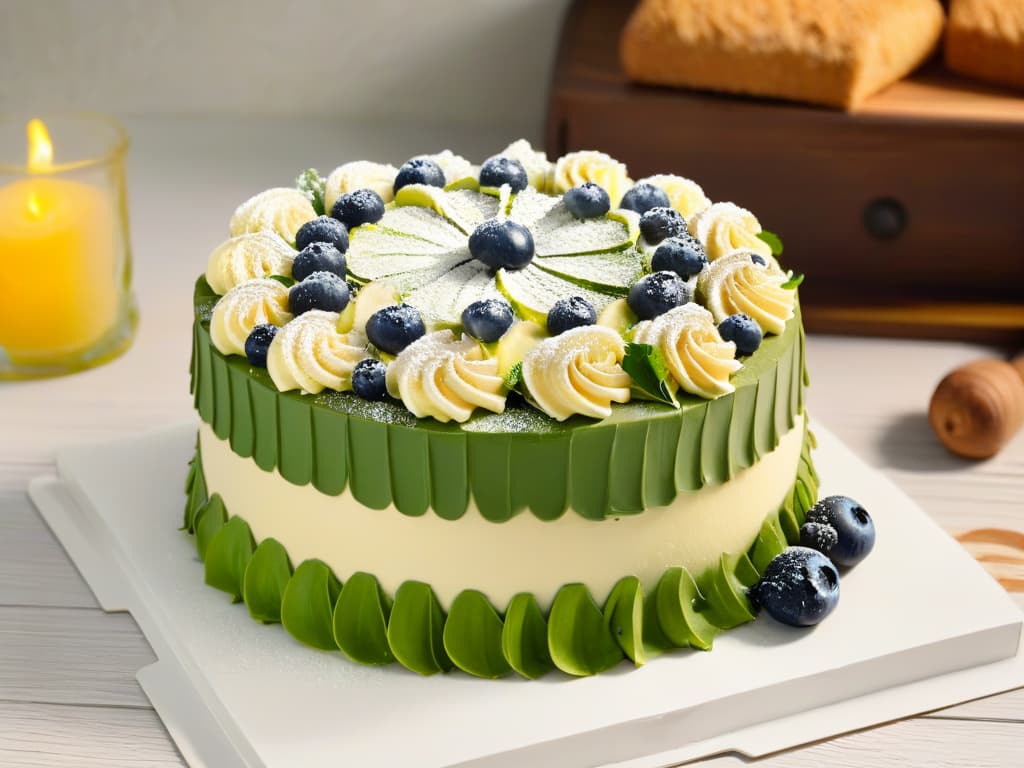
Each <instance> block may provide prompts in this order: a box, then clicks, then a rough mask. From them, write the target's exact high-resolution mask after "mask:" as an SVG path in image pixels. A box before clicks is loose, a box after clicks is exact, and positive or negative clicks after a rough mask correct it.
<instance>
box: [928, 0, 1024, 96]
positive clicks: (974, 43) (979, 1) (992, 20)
mask: <svg viewBox="0 0 1024 768" xmlns="http://www.w3.org/2000/svg"><path fill="white" fill-rule="evenodd" d="M946 64H947V66H949V68H950V69H952V70H954V71H956V72H960V73H962V74H965V75H970V76H971V77H977V78H980V79H982V80H991V81H992V82H994V83H1002V84H1004V85H1012V86H1016V87H1017V88H1024V3H1022V2H1020V0H953V2H952V3H951V4H950V8H949V26H948V30H947V32H946Z"/></svg>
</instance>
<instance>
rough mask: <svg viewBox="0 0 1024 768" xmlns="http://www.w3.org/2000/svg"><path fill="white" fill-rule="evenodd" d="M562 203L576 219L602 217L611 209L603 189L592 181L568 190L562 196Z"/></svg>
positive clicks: (609, 200) (609, 199)
mask: <svg viewBox="0 0 1024 768" xmlns="http://www.w3.org/2000/svg"><path fill="white" fill-rule="evenodd" d="M562 201H563V202H564V203H565V207H566V208H568V209H569V213H571V214H572V215H573V216H575V217H576V218H577V219H596V218H598V217H599V216H604V215H605V214H606V213H608V211H609V210H610V209H611V207H612V201H611V198H610V197H608V193H607V192H606V191H605V189H604V187H602V186H600V185H598V184H595V183H594V182H592V181H587V182H584V183H583V184H580V185H579V186H578V187H573V188H572V189H570V190H568V191H567V192H566V193H565V194H564V195H562Z"/></svg>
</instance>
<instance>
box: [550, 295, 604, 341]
mask: <svg viewBox="0 0 1024 768" xmlns="http://www.w3.org/2000/svg"><path fill="white" fill-rule="evenodd" d="M596 322H597V310H595V309H594V305H593V304H591V303H590V302H589V301H587V300H586V299H584V298H583V297H582V296H570V297H569V298H568V299H559V300H558V301H556V302H555V303H554V305H553V306H552V307H551V309H550V310H548V333H550V334H551V335H552V336H557V335H558V334H560V333H565V332H566V331H568V330H571V329H572V328H582V327H583V326H585V325H593V324H594V323H596Z"/></svg>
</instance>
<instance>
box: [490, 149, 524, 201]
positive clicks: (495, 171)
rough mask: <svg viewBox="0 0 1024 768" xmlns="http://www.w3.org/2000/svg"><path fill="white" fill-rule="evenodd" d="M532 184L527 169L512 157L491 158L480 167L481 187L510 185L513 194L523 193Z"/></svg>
mask: <svg viewBox="0 0 1024 768" xmlns="http://www.w3.org/2000/svg"><path fill="white" fill-rule="evenodd" d="M529 183H530V177H529V176H527V175H526V169H525V168H523V164H522V163H520V162H519V161H518V160H513V159H512V158H511V157H502V156H500V155H499V156H496V157H489V158H487V159H486V160H484V164H483V165H481V166H480V186H481V187H500V186H501V185H502V184H508V185H509V186H510V187H512V191H513V192H522V191H523V190H524V189H526V187H527V185H528V184H529Z"/></svg>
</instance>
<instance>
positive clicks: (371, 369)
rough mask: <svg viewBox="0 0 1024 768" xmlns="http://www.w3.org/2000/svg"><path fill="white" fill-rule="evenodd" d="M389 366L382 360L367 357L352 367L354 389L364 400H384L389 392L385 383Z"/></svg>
mask: <svg viewBox="0 0 1024 768" xmlns="http://www.w3.org/2000/svg"><path fill="white" fill-rule="evenodd" d="M387 370H388V369H387V366H386V365H384V363H382V362H381V361H380V360H374V359H373V358H372V357H367V358H365V359H363V360H360V361H359V362H358V363H356V367H355V368H353V369H352V391H353V392H355V393H356V394H357V395H359V396H360V397H361V398H363V399H364V400H383V399H384V395H386V394H387V393H388V388H387V386H386V385H385V383H384V376H385V374H386V373H387Z"/></svg>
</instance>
